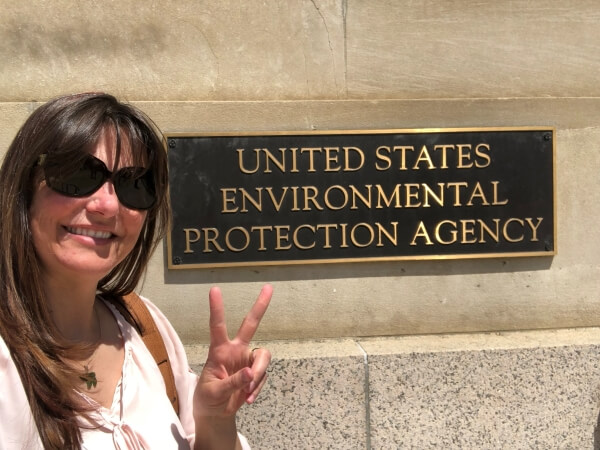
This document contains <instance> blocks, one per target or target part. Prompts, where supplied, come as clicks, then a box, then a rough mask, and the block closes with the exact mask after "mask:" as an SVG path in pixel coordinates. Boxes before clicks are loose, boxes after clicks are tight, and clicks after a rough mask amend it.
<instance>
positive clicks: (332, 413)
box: [187, 328, 600, 450]
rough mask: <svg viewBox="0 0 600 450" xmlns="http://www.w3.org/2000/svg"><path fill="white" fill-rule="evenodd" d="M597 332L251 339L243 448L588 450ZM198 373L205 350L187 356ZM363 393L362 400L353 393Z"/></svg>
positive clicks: (596, 397)
mask: <svg viewBox="0 0 600 450" xmlns="http://www.w3.org/2000/svg"><path fill="white" fill-rule="evenodd" d="M599 336H600V329H598V328H588V329H568V330H554V331H531V332H511V333H481V334H479V333H477V334H451V335H436V336H431V335H430V336H408V337H399V338H375V339H357V340H337V339H336V340H323V341H289V342H280V341H278V342H259V343H257V345H260V346H264V347H267V348H269V349H270V350H271V351H272V354H273V362H272V365H271V367H270V369H269V371H268V378H267V380H268V381H267V383H266V384H265V386H264V388H263V390H262V392H261V394H260V396H259V399H258V401H257V402H256V403H255V404H254V405H251V406H248V405H245V406H243V407H242V409H241V410H240V412H239V414H238V426H239V428H240V430H241V431H242V432H243V433H244V434H245V435H246V436H247V437H248V438H249V440H250V442H251V443H252V445H253V448H260V449H292V448H293V449H307V450H309V449H310V450H312V449H314V448H328V449H366V448H371V449H388V448H402V449H405V448H406V449H408V448H414V449H438V448H449V449H457V450H459V449H460V450H463V449H465V450H467V449H468V450H470V449H473V450H475V449H477V450H479V449H531V448H536V449H538V448H544V449H545V448H548V449H549V448H565V449H566V448H569V449H583V448H590V449H591V448H596V447H597V446H598V443H599V442H600V430H599V428H598V414H599V408H600V406H599V405H600V388H599V383H598V380H599V379H600V363H599V362H598V360H599V358H598V357H599V356H600V340H599ZM187 350H188V355H189V357H190V361H191V363H192V366H193V367H194V368H195V369H196V370H200V368H201V365H202V363H203V361H204V358H205V357H206V347H204V346H191V347H188V348H187ZM365 392H368V396H366V395H365Z"/></svg>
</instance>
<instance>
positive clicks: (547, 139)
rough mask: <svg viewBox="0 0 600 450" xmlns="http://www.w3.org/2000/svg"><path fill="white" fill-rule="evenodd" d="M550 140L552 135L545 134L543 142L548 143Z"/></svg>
mask: <svg viewBox="0 0 600 450" xmlns="http://www.w3.org/2000/svg"><path fill="white" fill-rule="evenodd" d="M550 139H552V135H551V134H550V133H546V134H545V135H544V140H545V141H549V140H550Z"/></svg>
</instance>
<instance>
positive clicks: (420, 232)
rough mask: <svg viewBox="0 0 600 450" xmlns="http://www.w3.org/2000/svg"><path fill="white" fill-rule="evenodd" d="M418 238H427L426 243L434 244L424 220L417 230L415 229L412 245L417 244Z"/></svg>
mask: <svg viewBox="0 0 600 450" xmlns="http://www.w3.org/2000/svg"><path fill="white" fill-rule="evenodd" d="M417 238H423V239H425V245H433V242H431V239H430V238H429V234H428V233H427V228H426V227H425V224H424V223H423V221H421V222H419V225H418V226H417V231H415V234H414V235H413V238H412V241H410V245H417Z"/></svg>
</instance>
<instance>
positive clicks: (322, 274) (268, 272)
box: [164, 245, 553, 284]
mask: <svg viewBox="0 0 600 450" xmlns="http://www.w3.org/2000/svg"><path fill="white" fill-rule="evenodd" d="M164 255H165V260H164V280H165V284H195V283H202V282H211V283H212V282H220V283H224V282H254V281H257V280H262V279H268V280H270V281H273V282H275V281H297V280H307V279H311V280H335V279H342V278H371V277H398V276H413V277H414V276H435V275H467V274H485V273H514V272H529V271H538V270H548V269H549V268H550V267H551V265H552V261H553V257H550V256H548V257H519V258H474V259H456V260H452V264H448V260H420V261H388V262H375V261H372V262H369V261H368V260H365V262H355V263H347V262H336V263H330V264H318V263H316V264H309V263H304V264H289V263H281V264H278V265H272V266H261V265H260V263H258V264H256V265H249V266H244V267H222V268H208V267H207V268H202V269H179V270H169V269H168V268H167V261H166V255H167V249H166V245H165V246H164Z"/></svg>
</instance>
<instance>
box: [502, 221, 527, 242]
mask: <svg viewBox="0 0 600 450" xmlns="http://www.w3.org/2000/svg"><path fill="white" fill-rule="evenodd" d="M513 222H517V223H518V224H519V225H521V228H523V225H524V222H523V221H522V220H521V219H517V218H516V217H512V218H510V219H508V220H507V221H506V222H504V227H502V235H503V236H504V239H506V240H507V241H508V242H521V241H522V240H523V239H525V236H524V235H523V234H521V235H520V236H518V237H516V238H511V237H510V236H509V235H508V226H509V225H510V224H511V223H513Z"/></svg>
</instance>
